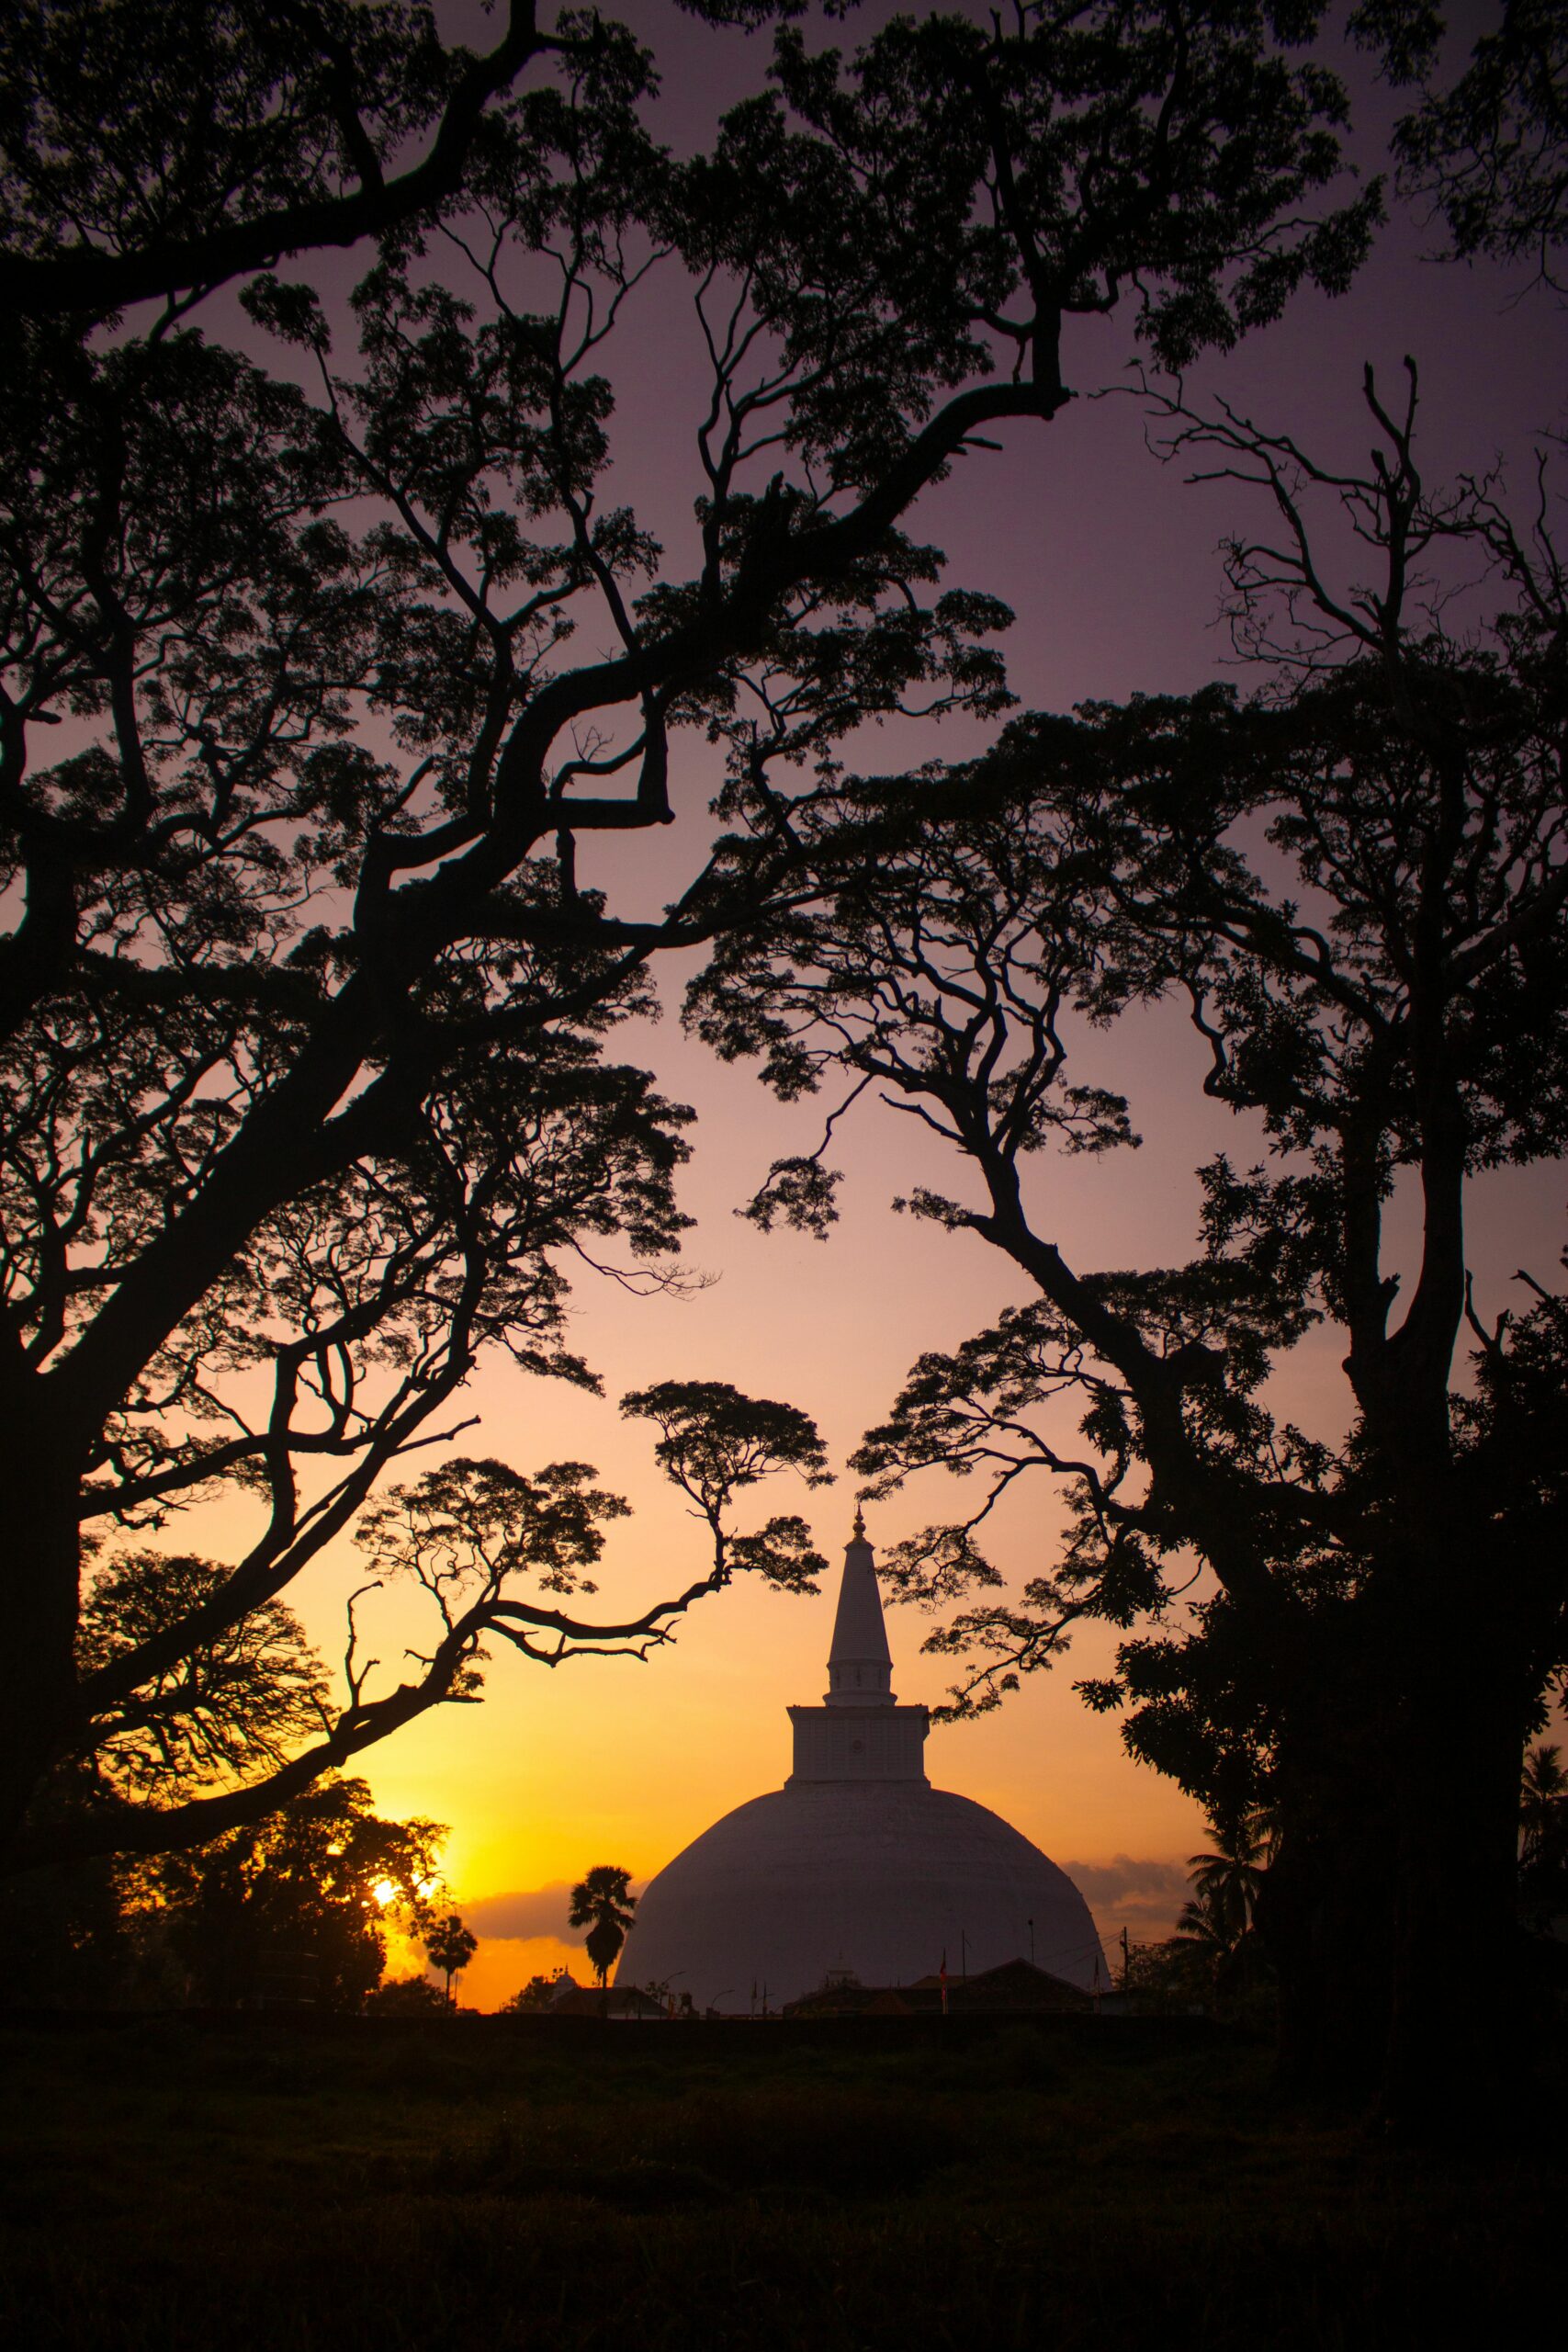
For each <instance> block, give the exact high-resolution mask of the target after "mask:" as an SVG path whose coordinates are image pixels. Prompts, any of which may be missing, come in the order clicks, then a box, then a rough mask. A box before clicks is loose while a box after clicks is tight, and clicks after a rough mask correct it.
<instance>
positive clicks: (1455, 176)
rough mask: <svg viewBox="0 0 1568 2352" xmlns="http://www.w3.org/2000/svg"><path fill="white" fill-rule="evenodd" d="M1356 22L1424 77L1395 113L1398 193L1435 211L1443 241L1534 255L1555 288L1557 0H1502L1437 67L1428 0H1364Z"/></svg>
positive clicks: (1559, 80) (1559, 155) (1560, 220)
mask: <svg viewBox="0 0 1568 2352" xmlns="http://www.w3.org/2000/svg"><path fill="white" fill-rule="evenodd" d="M1351 28H1352V30H1353V31H1354V32H1355V33H1356V34H1357V36H1358V37H1359V39H1360V40H1361V41H1362V42H1363V44H1364V45H1365V46H1368V47H1370V48H1373V49H1377V50H1380V51H1382V55H1383V59H1384V62H1385V65H1386V67H1387V69H1388V71H1389V74H1390V77H1391V79H1393V80H1394V81H1395V82H1411V81H1419V82H1420V83H1421V84H1422V92H1421V102H1420V104H1419V105H1418V106H1417V107H1416V109H1415V110H1414V111H1413V112H1412V113H1410V114H1408V115H1406V116H1405V117H1404V119H1403V120H1402V121H1401V122H1400V123H1399V124H1398V126H1397V127H1396V129H1395V131H1394V135H1393V151H1394V153H1395V155H1396V156H1397V158H1398V161H1399V165H1400V178H1401V182H1402V184H1403V187H1404V190H1405V192H1406V193H1407V194H1409V195H1411V196H1413V197H1416V198H1418V199H1420V200H1421V201H1423V202H1424V203H1426V204H1427V205H1428V206H1429V207H1431V208H1432V209H1434V210H1436V211H1437V212H1438V214H1439V215H1440V217H1441V219H1442V220H1443V222H1444V224H1445V225H1446V227H1447V229H1448V232H1449V237H1450V251H1451V253H1452V254H1453V255H1454V256H1455V257H1457V258H1458V259H1461V260H1469V259H1471V258H1472V256H1473V255H1475V254H1493V255H1495V256H1496V257H1498V258H1499V259H1503V260H1507V261H1513V260H1530V261H1533V262H1534V263H1535V264H1536V266H1537V269H1538V270H1539V273H1540V277H1541V278H1542V279H1543V280H1545V282H1546V283H1547V284H1549V285H1553V286H1557V287H1559V288H1560V287H1561V283H1562V280H1561V277H1560V275H1559V273H1560V272H1561V269H1562V249H1563V244H1564V242H1565V240H1568V104H1565V103H1564V92H1565V90H1568V21H1565V20H1564V17H1563V12H1562V8H1561V6H1559V5H1558V0H1500V6H1498V7H1497V10H1496V13H1495V22H1494V23H1492V24H1491V25H1489V26H1488V27H1487V28H1485V29H1484V30H1483V32H1482V33H1481V35H1480V38H1479V39H1478V40H1476V42H1475V44H1474V47H1473V48H1472V51H1471V53H1470V55H1469V57H1468V58H1467V60H1466V61H1465V64H1464V67H1463V70H1462V71H1461V73H1460V74H1458V75H1457V76H1456V77H1455V78H1454V80H1453V81H1452V82H1451V83H1450V84H1449V85H1447V86H1445V85H1443V84H1442V83H1441V82H1439V81H1438V79H1437V78H1436V76H1435V73H1434V66H1435V62H1436V58H1437V53H1438V42H1439V40H1440V37H1441V35H1442V32H1443V29H1444V17H1443V15H1442V12H1441V11H1440V10H1439V9H1438V8H1437V7H1436V6H1433V5H1432V0H1362V5H1361V6H1359V7H1358V8H1357V9H1356V10H1355V11H1354V12H1353V14H1352V17H1351Z"/></svg>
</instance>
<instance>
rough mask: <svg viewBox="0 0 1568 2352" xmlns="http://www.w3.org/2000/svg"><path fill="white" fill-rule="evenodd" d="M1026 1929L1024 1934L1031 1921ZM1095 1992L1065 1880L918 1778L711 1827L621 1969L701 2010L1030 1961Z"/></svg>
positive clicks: (839, 1790)
mask: <svg viewBox="0 0 1568 2352" xmlns="http://www.w3.org/2000/svg"><path fill="white" fill-rule="evenodd" d="M1031 1920H1032V1921H1033V1933H1032V1935H1031V1931H1030V1924H1029V1923H1030V1921H1031ZM1031 1951H1032V1954H1033V1957H1034V1960H1035V1962H1036V1964H1037V1965H1038V1966H1039V1967H1041V1968H1043V1969H1048V1970H1049V1971H1050V1973H1052V1974H1053V1975H1054V1976H1062V1977H1065V1978H1066V1979H1067V1981H1068V1982H1069V1983H1070V1984H1074V1985H1082V1986H1084V1987H1085V1988H1086V1989H1087V1988H1089V1986H1091V1985H1092V1984H1093V1982H1094V1972H1095V1962H1096V1961H1097V1960H1100V1965H1101V1981H1105V1980H1104V1974H1103V1961H1102V1960H1101V1956H1100V1938H1099V1936H1098V1934H1097V1933H1096V1930H1095V1926H1094V1921H1093V1920H1092V1919H1091V1917H1089V1906H1088V1905H1087V1904H1086V1903H1085V1901H1084V1899H1083V1896H1082V1895H1081V1894H1079V1893H1078V1890H1077V1887H1076V1886H1075V1885H1074V1884H1073V1883H1072V1881H1071V1879H1070V1878H1068V1877H1067V1875H1066V1871H1061V1870H1058V1869H1057V1867H1056V1865H1055V1862H1053V1861H1051V1860H1048V1859H1047V1857H1046V1856H1045V1855H1044V1854H1043V1853H1042V1852H1041V1851H1040V1849H1039V1848H1038V1847H1037V1846H1033V1845H1031V1843H1030V1841H1029V1839H1028V1838H1024V1837H1022V1836H1021V1835H1020V1833H1019V1831H1017V1830H1016V1829H1013V1828H1011V1827H1010V1826H1009V1824H1008V1823H1007V1822H1005V1821H1003V1820H1002V1818H1001V1817H1000V1815H998V1814H995V1813H991V1812H989V1811H988V1810H987V1807H986V1806H985V1805H983V1804H974V1803H972V1801H971V1800H970V1799H969V1798H968V1797H961V1796H956V1795H954V1794H953V1792H951V1791H949V1790H946V1789H933V1788H931V1785H930V1784H929V1782H927V1781H925V1780H923V1779H919V1780H910V1779H899V1780H886V1781H877V1780H866V1781H854V1780H820V1781H799V1780H796V1781H791V1782H790V1783H789V1784H788V1785H787V1786H786V1787H784V1788H782V1789H778V1790H775V1791H773V1792H772V1793H771V1794H770V1795H767V1796H761V1797H753V1798H752V1799H751V1801H750V1804H742V1805H738V1806H737V1807H736V1809H735V1811H734V1812H733V1813H727V1814H726V1815H724V1817H723V1819H722V1820H719V1821H716V1822H715V1824H714V1826H713V1827H712V1828H711V1829H707V1830H705V1831H704V1833H703V1835H702V1836H701V1837H700V1838H694V1840H693V1842H692V1844H691V1845H689V1846H688V1847H686V1848H685V1849H684V1850H683V1851H682V1853H679V1854H677V1855H676V1857H675V1859H674V1860H673V1861H672V1862H671V1863H669V1864H668V1865H667V1867H666V1868H665V1869H663V1870H661V1871H660V1872H659V1874H658V1876H657V1877H656V1878H654V1879H653V1880H652V1881H651V1882H650V1883H649V1886H648V1889H647V1891H646V1893H645V1894H643V1897H642V1900H641V1902H640V1903H639V1904H638V1905H637V1923H636V1925H635V1927H634V1928H632V1931H631V1933H630V1935H629V1936H628V1937H627V1939H626V1947H625V1949H624V1951H623V1952H622V1955H621V1963H620V1966H619V1968H618V1970H617V1971H616V1981H617V1983H619V1984H622V1985H649V1984H661V1983H665V1982H668V1983H669V1984H670V1985H671V1988H672V1990H673V1991H674V1993H675V1994H676V1996H680V1995H682V1994H684V1993H690V1994H691V1996H692V1998H693V2000H694V2003H695V2005H696V2007H698V2008H699V2009H704V2008H706V2007H710V2006H711V2007H718V2008H721V2009H725V2010H739V2011H742V2012H744V2011H746V2010H747V2009H748V2008H749V2007H750V2005H751V2001H752V1992H753V1986H755V1988H756V1996H757V1998H758V2000H759V2001H760V2000H761V1992H762V1987H763V1985H766V1987H767V2001H768V2007H770V2008H771V2009H777V2008H779V2007H782V2006H783V2004H784V2002H785V2001H793V2000H795V1999H798V1998H799V1996H801V1995H802V1994H805V1993H810V1992H814V1991H815V1990H816V1989H817V1987H818V1985H820V1984H821V1983H822V1981H823V1979H824V1977H825V1976H826V1975H827V1973H828V1971H829V1969H834V1968H848V1969H852V1970H853V1971H854V1973H855V1974H856V1976H858V1977H859V1979H860V1981H861V1983H862V1984H863V1985H898V1984H906V1985H908V1984H910V1983H912V1982H913V1981H914V1980H915V1979H916V1978H917V1977H920V1976H929V1975H933V1974H934V1973H936V1971H937V1970H938V1969H939V1968H940V1967H941V1965H942V1961H943V1958H944V1957H945V1959H946V1962H947V1968H948V1973H949V1975H950V1977H954V1978H955V1977H956V1976H957V1975H958V1974H959V1972H960V1970H961V1968H963V1967H964V1966H967V1969H968V1972H969V1973H970V1974H971V1975H974V1974H976V1973H978V1972H979V1971H980V1970H982V1969H986V1968H996V1967H999V1966H1000V1965H1001V1963H1002V1962H1004V1961H1010V1960H1028V1959H1029V1958H1030V1956H1031Z"/></svg>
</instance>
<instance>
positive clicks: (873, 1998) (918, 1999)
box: [784, 1960, 1094, 2018]
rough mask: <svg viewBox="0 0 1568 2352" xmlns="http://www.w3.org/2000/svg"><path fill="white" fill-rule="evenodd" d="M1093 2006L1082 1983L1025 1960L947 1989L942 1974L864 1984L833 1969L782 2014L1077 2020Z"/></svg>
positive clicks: (958, 1980) (956, 1980)
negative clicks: (905, 1982)
mask: <svg viewBox="0 0 1568 2352" xmlns="http://www.w3.org/2000/svg"><path fill="white" fill-rule="evenodd" d="M944 1991H945V1996H946V1997H945V2002H944V1999H943V1994H944ZM1093 2007H1094V1996H1093V1994H1092V1993H1086V1992H1085V1990H1084V1988H1083V1986H1082V1985H1073V1984H1069V1983H1068V1981H1067V1979H1066V1977H1065V1976H1053V1975H1052V1974H1051V1973H1050V1971H1049V1970H1048V1969H1044V1968H1032V1967H1031V1966H1030V1963H1029V1962H1028V1961H1026V1960H1005V1961H1003V1962H1002V1964H1001V1966H1000V1967H999V1968H987V1969H983V1970H982V1971H981V1973H979V1975H977V1976H949V1977H948V1979H947V1980H946V1985H945V1987H944V1985H943V1981H942V1973H941V1971H940V1970H939V1971H938V1972H937V1973H936V1974H935V1975H934V1976H921V1977H919V1978H917V1980H916V1982H915V1983H914V1984H913V1985H862V1984H861V1983H860V1982H859V1980H858V1979H857V1978H855V1977H854V1976H852V1975H851V1973H850V1972H849V1971H848V1970H847V1969H842V1968H835V1969H831V1970H829V1974H828V1979H827V1982H826V1983H825V1984H823V1985H820V1986H819V1987H818V1990H817V1991H816V1992H815V1993H807V1994H806V1995H804V1996H803V1997H802V1998H801V1999H800V2000H798V2001H791V2002H790V2003H789V2004H788V2005H787V2006H786V2007H785V2009H784V2015H785V2017H790V2018H840V2017H843V2018H854V2017H931V2016H940V2015H942V2013H943V2010H944V2008H945V2011H946V2013H947V2014H948V2015H950V2016H953V2017H976V2016H978V2015H981V2014H985V2015H987V2016H992V2017H998V2016H999V2017H1061V2016H1066V2015H1073V2016H1079V2015H1082V2014H1083V2013H1084V2012H1086V2011H1088V2010H1090V2009H1092V2008H1093Z"/></svg>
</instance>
